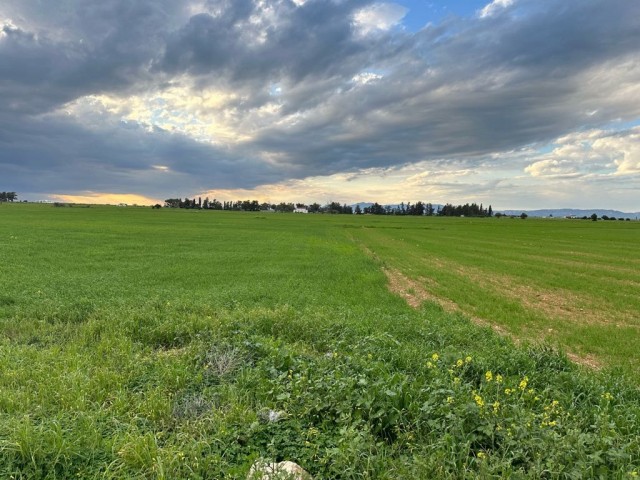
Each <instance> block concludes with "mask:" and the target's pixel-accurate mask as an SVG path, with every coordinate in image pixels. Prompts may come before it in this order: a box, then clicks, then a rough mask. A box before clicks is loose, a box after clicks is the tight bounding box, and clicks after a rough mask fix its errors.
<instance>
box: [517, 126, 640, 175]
mask: <svg viewBox="0 0 640 480" xmlns="http://www.w3.org/2000/svg"><path fill="white" fill-rule="evenodd" d="M555 143H556V145H557V147H556V148H554V149H553V150H552V151H551V152H550V153H548V154H544V155H540V156H539V157H538V159H537V160H536V161H534V162H532V163H530V164H529V165H528V166H527V167H526V168H525V169H524V170H525V172H526V173H528V174H529V175H531V176H533V177H567V178H571V177H582V176H598V175H600V176H610V175H616V176H624V175H633V174H638V173H640V127H635V128H632V129H630V130H628V131H626V132H608V131H604V130H589V131H586V132H579V133H572V134H569V135H566V136H564V137H561V138H559V139H558V140H557V141H556V142H555Z"/></svg>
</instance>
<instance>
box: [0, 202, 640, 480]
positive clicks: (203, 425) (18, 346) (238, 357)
mask: <svg viewBox="0 0 640 480" xmlns="http://www.w3.org/2000/svg"><path fill="white" fill-rule="evenodd" d="M639 239H640V223H638V222H582V221H563V220H534V219H527V220H524V221H523V220H519V219H518V220H512V219H506V218H502V219H451V218H404V217H391V218H386V217H370V216H366V217H355V216H328V215H317V216H314V215H306V216H305V215H285V214H282V215H281V214H265V213H234V212H210V211H183V210H168V209H162V210H151V209H145V208H116V207H98V206H92V207H91V208H79V207H73V208H70V207H66V208H54V207H52V206H47V205H26V204H24V205H23V204H18V205H0V274H1V276H2V279H3V283H2V288H1V289H0V342H1V343H0V477H1V478H11V477H13V478H25V479H27V478H28V479H31V478H71V477H74V478H158V479H160V478H166V479H175V478H194V479H197V478H212V479H217V478H246V475H247V472H248V470H249V467H250V465H251V464H252V463H253V461H254V460H256V459H257V458H267V459H273V460H283V459H287V460H293V461H296V462H298V463H299V464H301V465H302V466H303V467H304V468H305V469H307V470H308V471H309V472H310V473H311V474H312V475H313V476H314V478H316V479H322V478H354V479H356V478H358V479H363V478H388V479H392V478H393V479H396V478H425V479H426V478H597V477H600V478H633V477H634V476H636V475H637V474H638V472H640V440H639V437H640V392H639V390H638V387H637V385H638V378H639V377H638V373H639V372H640V370H639V369H638V366H637V365H638V364H639V362H638V360H639V357H640V354H639V353H638V351H637V350H636V349H634V348H633V347H634V344H636V343H637V342H636V340H637V339H638V327H639V325H640V319H639V318H638V314H637V313H636V312H638V311H640V308H639V307H640V304H639V300H638V295H637V292H638V286H639V284H640V275H639V270H640V268H639V267H640V251H639V249H638V248H637V245H638V240H639ZM406 300H408V302H407V301H406ZM494 330H497V331H498V332H499V333H498V334H496V333H495V331H494ZM558 348H560V349H562V351H559V350H558ZM563 351H567V352H569V353H570V354H571V358H572V359H574V360H575V361H576V362H578V363H576V362H573V361H570V360H568V359H567V357H566V356H565V354H564V353H562V352H563ZM580 363H583V364H587V365H590V366H584V365H580ZM594 367H595V368H594ZM276 418H277V420H276V421H274V419H276Z"/></svg>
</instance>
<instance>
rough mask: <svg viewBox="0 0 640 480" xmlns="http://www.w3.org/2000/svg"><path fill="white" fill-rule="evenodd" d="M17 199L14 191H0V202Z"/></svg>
mask: <svg viewBox="0 0 640 480" xmlns="http://www.w3.org/2000/svg"><path fill="white" fill-rule="evenodd" d="M17 199H18V194H17V193H16V192H0V202H13V201H15V200H17Z"/></svg>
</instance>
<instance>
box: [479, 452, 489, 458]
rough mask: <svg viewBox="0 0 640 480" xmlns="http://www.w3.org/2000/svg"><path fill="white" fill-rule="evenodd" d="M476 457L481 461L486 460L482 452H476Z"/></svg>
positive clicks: (485, 455)
mask: <svg viewBox="0 0 640 480" xmlns="http://www.w3.org/2000/svg"><path fill="white" fill-rule="evenodd" d="M477 457H478V458H479V459H481V460H482V459H483V458H487V454H486V453H484V452H478V455H477Z"/></svg>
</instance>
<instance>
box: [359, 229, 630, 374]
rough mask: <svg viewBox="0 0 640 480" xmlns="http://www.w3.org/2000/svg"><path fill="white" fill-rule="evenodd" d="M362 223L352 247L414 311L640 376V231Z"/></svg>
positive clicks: (589, 363) (598, 365)
mask: <svg viewBox="0 0 640 480" xmlns="http://www.w3.org/2000/svg"><path fill="white" fill-rule="evenodd" d="M362 223H363V224H362V228H361V229H358V230H357V231H356V233H354V235H353V236H354V238H355V239H357V241H358V242H359V243H361V244H362V245H363V247H364V248H367V249H368V250H369V251H370V252H372V253H373V254H375V255H376V257H377V258H379V260H380V261H381V262H382V263H383V264H384V265H385V266H387V267H388V268H387V272H388V273H389V274H390V275H389V276H390V278H391V280H392V282H393V281H394V280H395V282H396V287H397V288H396V290H397V291H399V292H400V293H401V294H403V295H404V296H405V297H407V298H408V299H409V301H414V302H418V301H420V300H427V301H435V302H437V303H439V304H441V305H442V306H443V308H445V309H447V310H450V311H461V312H464V313H465V314H466V315H468V316H469V317H470V318H472V319H473V320H475V321H476V322H478V323H480V324H487V325H491V326H493V327H494V328H495V330H497V331H498V332H500V333H507V334H510V335H512V336H513V337H514V338H515V339H518V340H524V341H530V342H536V341H541V340H545V341H548V342H551V343H554V344H557V345H562V346H563V347H564V348H565V349H566V350H567V352H568V353H569V355H570V356H571V358H572V359H574V360H575V361H578V362H581V363H584V364H586V365H589V366H592V367H595V368H598V367H601V366H605V365H606V366H618V367H621V368H623V369H625V370H627V371H633V372H634V373H635V374H637V373H640V349H639V348H638V344H639V343H638V342H639V340H640V222H620V221H607V222H605V221H598V222H591V221H583V220H565V219H526V220H521V219H519V218H518V219H508V218H501V219H464V218H456V219H447V218H432V219H426V221H425V219H414V218H384V219H365V221H364V222H362ZM398 274H402V276H403V277H405V278H401V277H399V276H398Z"/></svg>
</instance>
